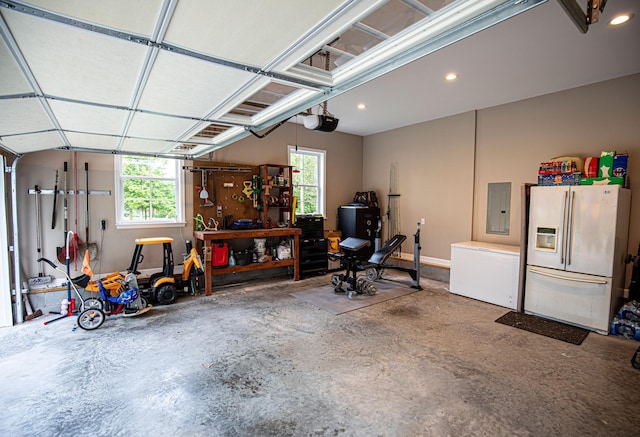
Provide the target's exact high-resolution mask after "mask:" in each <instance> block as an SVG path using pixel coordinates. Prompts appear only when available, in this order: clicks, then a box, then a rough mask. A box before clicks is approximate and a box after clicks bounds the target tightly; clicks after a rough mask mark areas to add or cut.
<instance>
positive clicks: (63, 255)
mask: <svg viewBox="0 0 640 437" xmlns="http://www.w3.org/2000/svg"><path fill="white" fill-rule="evenodd" d="M62 179H63V180H62V186H63V187H64V197H63V201H62V209H63V219H64V239H65V242H66V240H67V232H68V231H69V229H68V226H69V217H68V214H69V204H68V200H69V198H68V195H69V193H68V189H67V161H65V162H64V170H63V173H62ZM57 249H58V256H57V258H58V261H60V262H61V263H63V262H65V260H66V259H67V244H66V243H65V245H64V246H63V247H58V248H57Z"/></svg>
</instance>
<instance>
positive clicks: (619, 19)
mask: <svg viewBox="0 0 640 437" xmlns="http://www.w3.org/2000/svg"><path fill="white" fill-rule="evenodd" d="M632 18H633V14H620V15H616V16H615V17H613V18H612V19H611V20H609V26H619V25H621V24H624V23H626V22H628V21H629V20H631V19H632Z"/></svg>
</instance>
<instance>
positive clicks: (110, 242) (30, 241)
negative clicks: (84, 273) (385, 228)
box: [17, 123, 362, 280]
mask: <svg viewBox="0 0 640 437" xmlns="http://www.w3.org/2000/svg"><path fill="white" fill-rule="evenodd" d="M296 134H297V141H298V145H299V146H301V147H306V148H315V149H323V150H326V151H327V155H326V157H327V198H326V199H327V204H326V205H327V221H326V224H325V228H326V229H335V211H336V208H337V207H338V206H339V205H341V204H344V203H347V202H349V201H350V200H352V199H353V195H354V193H355V191H359V190H361V188H362V137H360V136H356V135H349V134H343V133H338V132H333V133H323V132H315V131H309V130H307V129H304V128H303V127H299V128H298V129H297V132H296V128H295V126H294V125H292V123H286V124H285V125H283V126H282V127H280V128H279V129H277V130H276V131H274V132H273V133H272V134H271V135H269V136H267V137H266V138H263V139H258V138H255V137H248V138H246V139H244V140H242V141H240V142H238V143H235V144H232V145H230V146H228V147H226V148H223V149H221V150H219V151H217V152H215V153H214V154H213V160H215V161H224V162H236V163H246V164H253V165H258V164H264V163H272V164H286V163H287V160H288V155H287V151H288V149H287V147H288V145H289V144H291V145H295V142H296ZM72 157H73V155H72V153H71V152H68V151H46V152H37V153H30V154H27V155H25V156H24V157H23V158H22V159H21V160H20V162H19V164H18V170H17V180H18V188H17V191H18V198H17V203H18V217H19V222H20V228H19V232H20V255H21V256H20V259H21V269H22V279H23V280H26V279H27V278H29V277H33V276H37V274H38V264H37V263H36V259H37V253H36V248H37V242H36V232H35V230H36V222H35V198H34V196H33V195H29V194H28V190H29V188H33V187H34V186H35V185H39V186H40V187H41V189H53V184H54V179H55V171H56V169H58V170H59V171H60V179H61V180H60V186H59V188H60V189H62V168H63V163H64V161H67V162H68V163H69V172H68V177H69V185H68V187H69V189H73V171H72V168H71V162H72ZM203 158H204V157H203ZM77 162H78V175H77V177H78V189H80V190H84V187H85V177H84V163H85V162H88V163H89V172H90V173H89V188H90V190H103V191H110V192H111V193H112V194H111V195H109V196H91V198H90V200H89V221H90V229H89V231H90V234H89V236H90V240H91V241H90V242H95V243H97V244H98V246H99V248H100V249H101V256H100V259H99V260H95V261H94V262H92V268H93V269H94V272H95V273H109V272H113V271H116V270H125V269H126V268H127V267H129V264H130V262H131V257H132V255H133V249H134V247H135V242H134V241H135V239H136V238H143V237H158V236H162V237H171V238H173V239H174V240H175V241H174V244H173V251H174V258H175V262H176V264H178V263H180V261H181V260H182V256H181V255H182V253H184V252H185V243H184V241H185V240H192V239H193V219H192V217H193V201H192V196H191V194H190V193H192V192H193V175H192V174H191V173H190V172H188V171H187V172H185V193H186V195H185V218H186V226H184V227H162V228H147V229H116V228H115V203H114V201H115V198H114V195H113V193H114V182H115V181H114V174H113V171H114V157H113V155H110V154H101V153H84V152H79V153H78V154H77ZM189 164H190V161H188V162H185V165H189ZM78 200H79V203H78V226H77V228H78V234H79V236H80V238H81V239H83V240H84V238H85V220H84V217H85V208H86V207H85V205H86V204H85V197H84V196H83V195H81V196H79V198H78ZM62 202H63V199H62V197H61V196H59V197H58V218H57V225H56V229H54V230H52V229H51V215H52V209H53V198H52V196H49V195H47V196H45V195H42V196H41V210H42V222H41V223H42V235H43V238H42V243H41V248H42V255H43V256H44V257H46V258H48V259H51V260H55V258H56V249H57V247H61V246H63V244H64V235H63V234H64V230H63V229H64V228H63V215H62V211H63V209H62ZM68 203H69V208H68V217H69V230H72V231H75V229H76V225H75V217H76V214H75V209H74V207H75V202H74V199H73V196H69V199H68ZM102 219H105V220H106V221H107V228H106V230H105V231H104V233H102V232H101V230H100V221H101V220H102ZM144 255H145V259H144V262H143V263H142V264H141V266H140V268H141V269H155V268H159V267H160V266H161V265H162V251H161V250H159V249H158V250H145V253H144ZM43 269H44V273H45V274H53V275H54V276H61V275H60V274H59V273H58V272H55V271H52V270H51V269H50V268H49V267H48V266H44V267H43ZM77 269H78V270H76V264H75V263H72V266H71V276H72V277H73V276H77V275H79V274H80V272H79V270H80V269H81V263H80V262H79V263H78V264H77Z"/></svg>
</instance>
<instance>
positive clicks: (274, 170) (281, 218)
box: [258, 164, 293, 227]
mask: <svg viewBox="0 0 640 437" xmlns="http://www.w3.org/2000/svg"><path fill="white" fill-rule="evenodd" d="M258 168H259V172H260V177H261V178H262V180H263V184H264V185H263V191H262V199H261V203H262V209H261V211H260V218H261V220H262V223H263V226H267V223H268V218H271V223H272V224H273V225H276V224H277V223H281V224H282V223H284V224H286V226H287V227H291V225H292V223H291V217H292V206H293V205H292V203H293V188H292V185H291V184H292V176H293V167H292V166H290V165H280V164H262V165H260V166H259V167H258ZM270 210H271V212H272V213H271V214H270V213H269V211H270Z"/></svg>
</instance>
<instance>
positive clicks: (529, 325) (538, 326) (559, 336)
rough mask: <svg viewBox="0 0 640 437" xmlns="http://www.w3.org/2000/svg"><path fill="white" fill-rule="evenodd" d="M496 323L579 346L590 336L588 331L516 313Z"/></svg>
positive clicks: (499, 319) (508, 314)
mask: <svg viewBox="0 0 640 437" xmlns="http://www.w3.org/2000/svg"><path fill="white" fill-rule="evenodd" d="M496 322H498V323H502V324H503V325H507V326H513V327H514V328H518V329H524V330H525V331H529V332H533V333H535V334H540V335H544V336H545V337H550V338H555V339H556V340H561V341H564V342H567V343H571V344H577V345H579V344H581V343H582V342H583V340H584V339H585V338H587V335H588V334H589V331H587V330H586V329H582V328H578V327H575V326H570V325H565V324H564V323H560V322H556V321H554V320H548V319H543V318H542V317H538V316H532V315H530V314H523V313H518V312H515V311H510V312H508V313H507V314H505V315H504V316H501V317H499V318H498V319H497V320H496Z"/></svg>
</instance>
